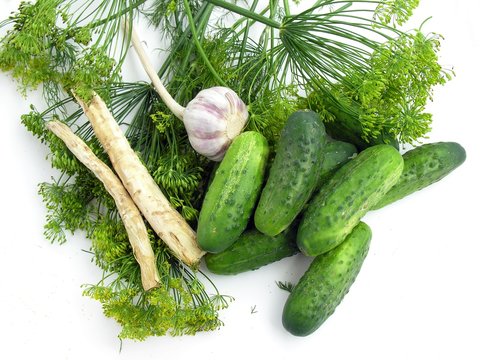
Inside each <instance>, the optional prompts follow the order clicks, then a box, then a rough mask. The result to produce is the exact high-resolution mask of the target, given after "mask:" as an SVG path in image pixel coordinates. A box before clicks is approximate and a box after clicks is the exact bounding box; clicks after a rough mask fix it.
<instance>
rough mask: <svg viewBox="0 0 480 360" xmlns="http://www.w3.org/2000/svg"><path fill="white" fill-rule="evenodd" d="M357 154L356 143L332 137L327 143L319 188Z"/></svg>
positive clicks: (318, 182)
mask: <svg viewBox="0 0 480 360" xmlns="http://www.w3.org/2000/svg"><path fill="white" fill-rule="evenodd" d="M355 154H357V148H356V147H355V145H353V144H350V143H348V142H345V141H339V140H333V139H330V140H329V141H327V144H326V145H325V153H324V157H323V163H322V166H321V169H320V175H319V177H318V181H317V188H319V187H320V186H322V184H324V183H325V182H326V181H327V180H328V179H329V178H331V177H332V176H333V174H334V173H335V172H336V171H337V170H338V169H339V168H340V167H342V165H344V164H345V163H347V162H348V161H349V160H350V159H352V158H353V157H354V156H355Z"/></svg>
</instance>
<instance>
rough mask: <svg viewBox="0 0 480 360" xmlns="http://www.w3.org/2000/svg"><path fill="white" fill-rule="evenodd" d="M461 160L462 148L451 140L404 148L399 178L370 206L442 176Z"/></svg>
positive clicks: (402, 194)
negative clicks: (405, 149)
mask: <svg viewBox="0 0 480 360" xmlns="http://www.w3.org/2000/svg"><path fill="white" fill-rule="evenodd" d="M465 159H466V152H465V149H464V148H463V147H462V146H461V145H460V144H457V143H455V142H437V143H431V144H425V145H421V146H418V147H416V148H414V149H413V150H410V151H407V152H406V153H405V154H403V160H404V163H405V165H404V167H403V172H402V175H401V176H400V179H399V180H398V182H397V183H396V184H395V185H394V186H393V187H392V188H391V189H390V191H389V192H387V193H386V194H385V196H384V197H382V199H381V200H380V201H379V202H378V203H377V204H376V205H375V206H374V207H373V209H380V208H382V207H384V206H386V205H388V204H391V203H392V202H394V201H397V200H399V199H402V198H404V197H405V196H407V195H410V194H412V193H414V192H415V191H418V190H421V189H423V188H424V187H427V186H429V185H431V184H433V183H435V182H437V181H439V180H441V179H443V178H444V177H445V176H447V175H448V174H450V173H451V172H452V171H453V170H455V169H456V168H457V167H459V166H460V165H461V164H463V162H464V161H465Z"/></svg>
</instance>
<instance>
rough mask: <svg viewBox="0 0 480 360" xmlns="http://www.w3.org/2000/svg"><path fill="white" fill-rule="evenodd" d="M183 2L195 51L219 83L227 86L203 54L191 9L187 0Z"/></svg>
mask: <svg viewBox="0 0 480 360" xmlns="http://www.w3.org/2000/svg"><path fill="white" fill-rule="evenodd" d="M183 4H184V6H185V12H186V14H187V18H188V23H189V25H190V31H191V32H192V37H193V41H194V42H195V46H196V47H197V51H198V53H199V54H200V57H201V58H202V59H203V61H204V62H205V65H206V66H207V68H208V70H210V72H211V73H212V75H213V76H214V77H215V79H216V80H217V81H218V83H219V85H222V86H227V84H226V83H225V81H223V79H222V78H221V77H220V76H219V75H218V73H217V71H216V70H215V69H214V68H213V65H212V63H211V62H210V60H209V59H208V57H207V54H205V51H204V50H203V47H202V44H200V41H199V40H198V33H197V28H196V26H195V22H194V20H193V16H192V11H191V9H190V4H189V3H188V0H183Z"/></svg>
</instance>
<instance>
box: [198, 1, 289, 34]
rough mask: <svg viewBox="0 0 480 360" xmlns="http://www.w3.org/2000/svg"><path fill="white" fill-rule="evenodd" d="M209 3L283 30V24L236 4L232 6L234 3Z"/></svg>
mask: <svg viewBox="0 0 480 360" xmlns="http://www.w3.org/2000/svg"><path fill="white" fill-rule="evenodd" d="M207 1H208V2H209V3H211V4H213V5H216V6H219V7H221V8H223V9H225V10H229V11H231V12H233V13H235V14H238V15H241V16H244V17H246V18H248V19H252V20H255V21H258V22H259V23H262V24H264V25H267V26H270V27H273V28H275V29H281V27H282V24H280V23H279V22H277V21H275V20H272V19H270V18H268V17H265V16H262V15H259V14H256V13H254V12H252V11H250V10H247V9H245V8H242V7H240V6H237V5H235V4H232V3H229V2H226V1H223V0H207Z"/></svg>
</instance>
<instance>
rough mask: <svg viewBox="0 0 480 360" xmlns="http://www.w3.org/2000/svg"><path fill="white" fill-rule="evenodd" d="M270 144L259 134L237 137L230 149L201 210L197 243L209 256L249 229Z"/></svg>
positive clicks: (243, 134) (252, 132)
mask: <svg viewBox="0 0 480 360" xmlns="http://www.w3.org/2000/svg"><path fill="white" fill-rule="evenodd" d="M268 152H269V148H268V143H267V140H266V138H265V137H264V136H263V135H261V134H260V133H258V132H254V131H247V132H244V133H242V134H240V135H238V136H237V137H236V138H235V139H234V140H233V142H232V144H231V145H230V147H229V148H228V150H227V152H226V154H225V157H224V158H223V160H222V162H221V163H220V165H219V167H218V169H217V171H216V173H215V177H214V179H213V181H212V183H211V184H210V186H209V188H208V190H207V193H206V195H205V199H204V201H203V204H202V208H201V210H200V216H199V219H198V228H197V239H198V243H199V245H200V247H201V248H202V249H203V250H205V251H208V252H220V251H223V250H225V249H226V248H227V247H229V246H230V245H231V244H233V243H234V242H235V241H236V240H237V239H238V237H239V236H240V234H241V233H242V232H243V231H244V230H245V228H246V227H247V224H248V221H249V219H250V217H251V215H252V213H253V210H254V207H255V203H256V201H257V199H258V196H259V194H260V191H261V186H262V184H263V180H264V173H265V167H266V163H267V158H268Z"/></svg>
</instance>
